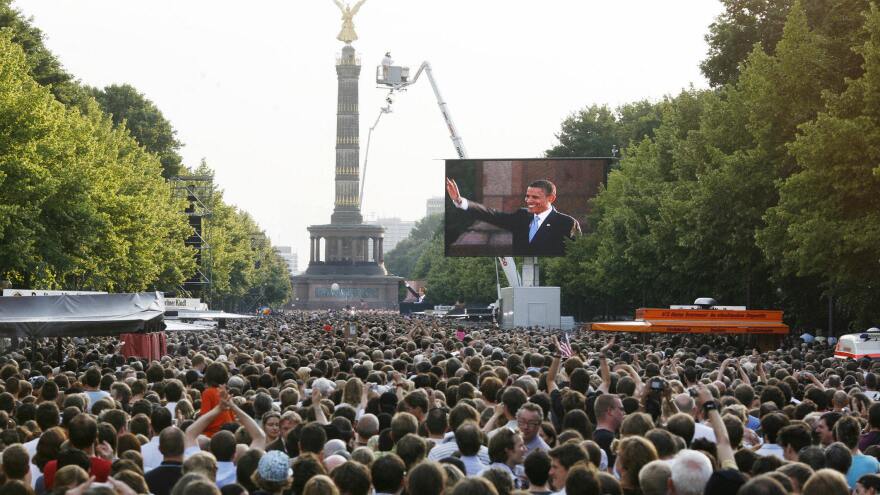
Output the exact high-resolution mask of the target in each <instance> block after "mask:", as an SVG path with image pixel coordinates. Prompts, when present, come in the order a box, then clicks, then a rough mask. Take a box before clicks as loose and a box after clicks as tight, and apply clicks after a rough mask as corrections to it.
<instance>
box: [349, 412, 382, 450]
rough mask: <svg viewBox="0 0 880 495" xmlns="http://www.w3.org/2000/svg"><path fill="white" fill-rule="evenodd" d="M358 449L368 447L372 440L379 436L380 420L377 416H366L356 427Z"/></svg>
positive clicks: (362, 417)
mask: <svg viewBox="0 0 880 495" xmlns="http://www.w3.org/2000/svg"><path fill="white" fill-rule="evenodd" d="M355 431H356V432H357V445H358V447H361V446H364V445H367V442H369V441H370V438H371V437H373V436H374V435H378V434H379V418H377V417H376V415H375V414H364V415H363V416H361V419H359V420H358V422H357V426H356V427H355Z"/></svg>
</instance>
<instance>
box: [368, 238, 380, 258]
mask: <svg viewBox="0 0 880 495" xmlns="http://www.w3.org/2000/svg"><path fill="white" fill-rule="evenodd" d="M371 239H372V240H373V259H371V260H370V261H372V262H375V263H378V262H379V240H378V239H376V238H375V237H371Z"/></svg>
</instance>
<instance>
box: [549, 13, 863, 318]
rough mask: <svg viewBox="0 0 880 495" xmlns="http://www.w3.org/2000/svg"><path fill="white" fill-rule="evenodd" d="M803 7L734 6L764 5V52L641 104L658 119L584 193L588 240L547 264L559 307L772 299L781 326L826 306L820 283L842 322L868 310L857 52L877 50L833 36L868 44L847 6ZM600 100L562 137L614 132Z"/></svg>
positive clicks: (603, 308) (627, 309)
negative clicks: (783, 315) (717, 77)
mask: <svg viewBox="0 0 880 495" xmlns="http://www.w3.org/2000/svg"><path fill="white" fill-rule="evenodd" d="M805 4H806V7H803V6H802V4H801V3H800V2H797V1H795V2H791V3H789V4H786V5H785V10H784V12H785V16H784V22H779V19H777V18H776V17H778V16H779V13H778V11H777V10H776V9H777V8H778V7H779V6H778V5H770V4H769V3H768V2H757V1H756V2H737V3H736V6H737V8H746V7H744V6H746V5H751V6H752V7H749V8H751V9H753V10H752V12H751V14H755V15H758V14H756V11H755V10H754V9H758V8H759V7H760V8H763V9H764V13H763V14H760V16H759V17H761V19H760V22H761V23H765V24H766V23H770V24H778V25H779V30H778V31H779V35H778V37H776V35H772V36H770V37H769V38H762V39H764V40H765V41H766V40H770V41H772V50H765V49H762V45H760V44H758V45H754V46H749V54H748V56H743V57H742V58H740V59H739V60H738V62H737V63H738V64H739V65H738V68H737V73H736V77H735V78H733V80H734V81H735V82H733V83H729V84H726V85H725V86H723V87H721V88H719V89H717V90H713V91H694V90H690V91H684V92H682V93H681V94H680V95H678V96H677V97H675V98H667V99H666V100H664V101H662V102H660V103H658V104H657V105H656V106H655V108H656V111H657V113H658V115H659V121H660V124H659V126H656V127H654V128H653V129H652V134H651V135H649V136H647V137H645V138H644V139H643V140H641V141H635V140H633V141H631V142H632V144H631V145H630V146H629V148H628V149H627V150H626V153H625V154H624V158H623V160H622V161H621V163H620V167H619V170H615V171H612V173H611V174H610V175H609V178H608V184H607V187H605V188H604V189H603V190H601V192H600V194H599V196H598V197H597V198H596V199H595V200H594V201H593V212H592V215H591V218H590V224H591V225H594V226H595V230H594V233H593V234H592V236H590V237H586V238H583V239H580V240H578V241H577V242H575V243H574V244H572V245H571V246H570V248H569V251H568V254H567V256H566V257H565V258H561V259H557V260H549V261H547V262H545V276H546V280H545V281H546V282H547V283H549V284H558V285H560V286H562V287H563V293H564V294H565V296H564V297H565V299H564V301H563V302H564V304H565V307H566V308H567V309H568V311H571V312H575V313H576V314H577V315H578V316H580V317H581V318H594V317H608V316H611V315H615V314H616V315H620V314H631V313H632V310H634V309H635V308H636V307H638V306H664V305H667V304H672V303H683V302H689V301H691V300H693V299H694V298H696V297H700V296H712V297H715V298H716V299H718V300H719V301H721V302H723V303H725V304H746V305H749V306H753V307H782V308H783V309H786V310H787V311H788V313H787V314H788V315H789V316H788V317H789V319H790V320H791V322H792V323H794V324H797V325H810V326H818V325H822V324H823V323H824V321H823V320H824V318H826V317H827V315H825V314H823V313H824V312H823V311H822V310H819V309H817V307H818V308H821V307H822V305H820V304H819V303H820V298H821V296H822V293H821V291H822V290H823V287H824V288H826V289H827V290H828V291H831V292H833V294H834V295H835V296H836V297H837V300H838V301H839V303H840V306H839V307H838V311H840V312H841V313H842V314H843V315H844V316H846V317H847V318H848V319H850V321H853V322H855V323H857V324H859V323H865V322H867V321H869V320H870V319H871V318H876V316H878V314H880V312H878V310H877V309H876V308H877V307H878V305H877V302H880V301H878V300H877V299H878V297H877V296H876V295H875V293H876V290H872V284H873V283H876V279H877V275H878V273H877V272H878V269H880V266H878V265H880V262H878V261H877V260H878V259H880V251H878V248H876V246H877V245H878V241H880V238H878V236H877V234H878V231H880V227H877V226H878V225H880V221H878V220H880V219H878V218H877V216H878V213H877V212H878V211H880V208H878V206H880V205H878V204H877V203H878V201H880V200H878V199H877V198H878V197H880V195H878V192H880V191H878V183H877V181H878V176H877V175H874V174H873V170H874V169H875V168H876V163H877V158H878V157H876V156H875V154H876V151H875V149H880V147H878V146H877V144H875V143H873V142H872V141H871V139H873V138H874V136H875V134H877V135H878V136H880V133H877V132H876V130H875V129H874V127H876V120H875V119H876V117H878V116H880V115H875V114H874V113H872V111H873V108H874V107H872V102H873V101H875V100H873V99H872V98H873V94H874V92H875V88H874V86H872V85H873V84H874V83H875V79H877V76H876V75H875V74H878V73H880V71H875V72H872V58H871V57H872V56H873V57H876V58H877V59H878V60H880V57H877V53H878V51H877V49H876V45H875V44H874V38H871V42H869V43H867V44H865V43H859V44H857V45H858V46H859V47H860V48H859V50H858V53H861V54H863V55H864V56H865V64H864V69H862V68H861V67H858V68H856V69H854V68H853V62H852V60H851V57H850V56H849V55H846V56H844V55H841V52H842V51H841V49H840V47H841V46H849V44H852V43H854V41H853V40H865V39H868V34H866V33H865V32H864V31H863V30H861V29H854V28H852V27H851V26H852V22H853V20H854V19H857V18H859V17H860V15H858V14H857V13H852V12H845V11H842V10H841V9H839V8H837V7H836V6H832V5H830V4H820V2H810V1H808V2H805ZM768 9H770V10H768ZM823 9H824V10H823ZM821 12H825V13H826V14H828V15H829V16H830V17H831V18H830V19H820V17H821V16H820V15H819V14H818V13H821ZM872 12H874V11H873V10H872ZM751 14H750V15H751ZM811 19H814V20H815V22H811V21H810V20H811ZM862 19H864V18H863V17H862ZM737 22H740V23H743V22H746V21H744V20H743V19H739V20H738V21H737ZM811 25H814V26H815V27H813V28H811V27H810V26H811ZM756 26H757V24H756ZM830 26H850V28H848V29H844V30H843V31H841V32H839V33H835V32H833V30H832V29H831V28H830ZM716 27H717V26H716ZM869 27H871V25H870V24H869ZM759 28H760V29H766V25H765V26H764V27H760V26H758V27H756V28H755V29H756V30H757V31H760V29H759ZM746 31H747V30H746ZM757 31H756V32H757ZM868 31H870V32H871V33H872V35H873V31H871V29H869V30H868ZM746 34H748V33H747V32H739V34H738V35H743V36H745V35H746ZM767 34H768V33H766V32H765V33H762V36H765V35H767ZM878 39H880V36H878ZM768 43H769V41H768ZM750 45H751V43H750ZM862 45H864V46H862ZM729 48H730V47H727V48H725V49H729ZM727 55H730V54H729V53H728V54H727ZM740 62H742V63H740ZM877 66H878V67H880V64H878V65H877ZM704 68H705V67H704ZM862 72H864V73H865V75H864V76H863V77H862V76H860V75H861V74H862ZM852 74H855V75H856V78H855V79H853V80H852V81H850V82H849V83H848V84H847V83H846V82H845V81H846V79H845V76H847V75H852ZM844 88H845V89H846V92H844V93H843V94H842V95H841V96H835V95H837V94H838V93H839V92H840V91H842V90H843V89H844ZM877 93H878V94H880V91H877ZM876 101H880V98H877V100H876ZM605 110H606V111H605V112H602V111H598V110H596V111H593V112H589V113H585V114H584V115H585V116H587V117H588V118H584V119H582V120H583V121H584V122H586V123H588V124H589V125H586V126H583V127H582V128H580V129H578V128H576V127H571V128H565V127H564V129H565V130H566V132H578V133H583V134H584V135H583V136H567V137H566V139H567V141H565V142H561V143H560V147H562V148H571V147H572V146H575V145H578V144H575V143H587V142H594V141H596V136H600V135H601V136H610V135H614V133H615V132H618V131H616V130H615V124H616V122H615V121H614V119H613V118H612V114H611V113H610V112H607V109H605ZM823 110H825V112H824V113H820V112H822V111H823ZM569 123H570V122H569ZM575 129H576V130H575ZM591 140H592V141H591ZM578 146H579V145H578ZM560 147H557V148H560Z"/></svg>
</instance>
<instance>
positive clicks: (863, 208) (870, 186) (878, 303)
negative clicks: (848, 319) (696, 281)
mask: <svg viewBox="0 0 880 495" xmlns="http://www.w3.org/2000/svg"><path fill="white" fill-rule="evenodd" d="M866 31H867V33H868V34H869V39H868V41H867V42H866V43H865V44H864V45H863V46H861V47H858V53H860V54H861V56H862V57H864V75H863V76H862V77H860V78H859V79H855V80H851V81H849V82H848V84H847V88H846V89H845V91H843V92H842V93H841V94H828V95H827V98H826V108H825V112H823V113H821V114H819V116H818V117H817V118H816V119H815V120H813V121H810V122H807V123H805V124H804V125H803V126H802V127H801V133H800V134H799V135H798V136H797V138H796V139H795V140H794V142H792V143H791V144H790V146H789V148H790V150H791V153H792V155H793V156H794V157H795V158H796V159H797V161H798V164H799V165H800V166H801V170H800V171H799V172H797V173H796V174H794V175H792V176H791V177H789V178H788V180H786V181H785V182H784V184H783V185H782V187H781V190H780V201H779V205H778V206H776V207H773V208H771V209H770V210H769V211H768V213H767V222H768V227H767V228H766V229H765V230H764V231H763V232H761V234H760V236H759V238H758V240H759V242H760V244H761V245H762V246H763V247H764V250H765V252H766V254H767V256H768V257H769V258H770V259H772V260H774V261H775V262H776V263H778V264H779V265H780V266H781V269H782V271H783V273H785V274H789V275H797V276H815V277H818V278H819V279H820V280H822V282H823V286H824V288H825V289H827V292H828V293H831V294H833V295H834V296H836V297H838V300H839V301H840V303H841V304H842V305H843V306H844V307H845V308H846V309H847V310H848V312H849V313H851V314H853V315H854V316H855V317H856V319H857V322H858V323H859V324H861V325H867V324H869V323H871V321H872V318H875V317H876V316H877V315H878V313H880V311H878V309H877V308H878V307H880V293H878V291H877V290H876V287H874V285H876V284H877V283H878V282H877V280H878V275H880V174H878V170H880V168H878V166H877V163H878V162H880V12H878V10H877V8H876V7H872V8H871V10H870V13H869V15H868V19H867V26H866Z"/></svg>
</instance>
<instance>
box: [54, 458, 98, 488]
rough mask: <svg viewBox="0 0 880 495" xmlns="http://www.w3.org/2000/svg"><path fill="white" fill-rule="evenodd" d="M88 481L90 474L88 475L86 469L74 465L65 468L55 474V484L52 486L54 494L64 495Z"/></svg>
mask: <svg viewBox="0 0 880 495" xmlns="http://www.w3.org/2000/svg"><path fill="white" fill-rule="evenodd" d="M88 480H89V473H87V472H86V470H85V469H83V468H81V467H79V466H77V465H74V464H70V465H67V466H64V467H63V468H61V469H59V470H58V472H56V473H55V483H54V484H53V486H52V488H53V489H52V493H64V492H66V491H67V490H69V489H71V488H73V487H75V486H79V485H81V484H83V483H85V482H86V481H88Z"/></svg>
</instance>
